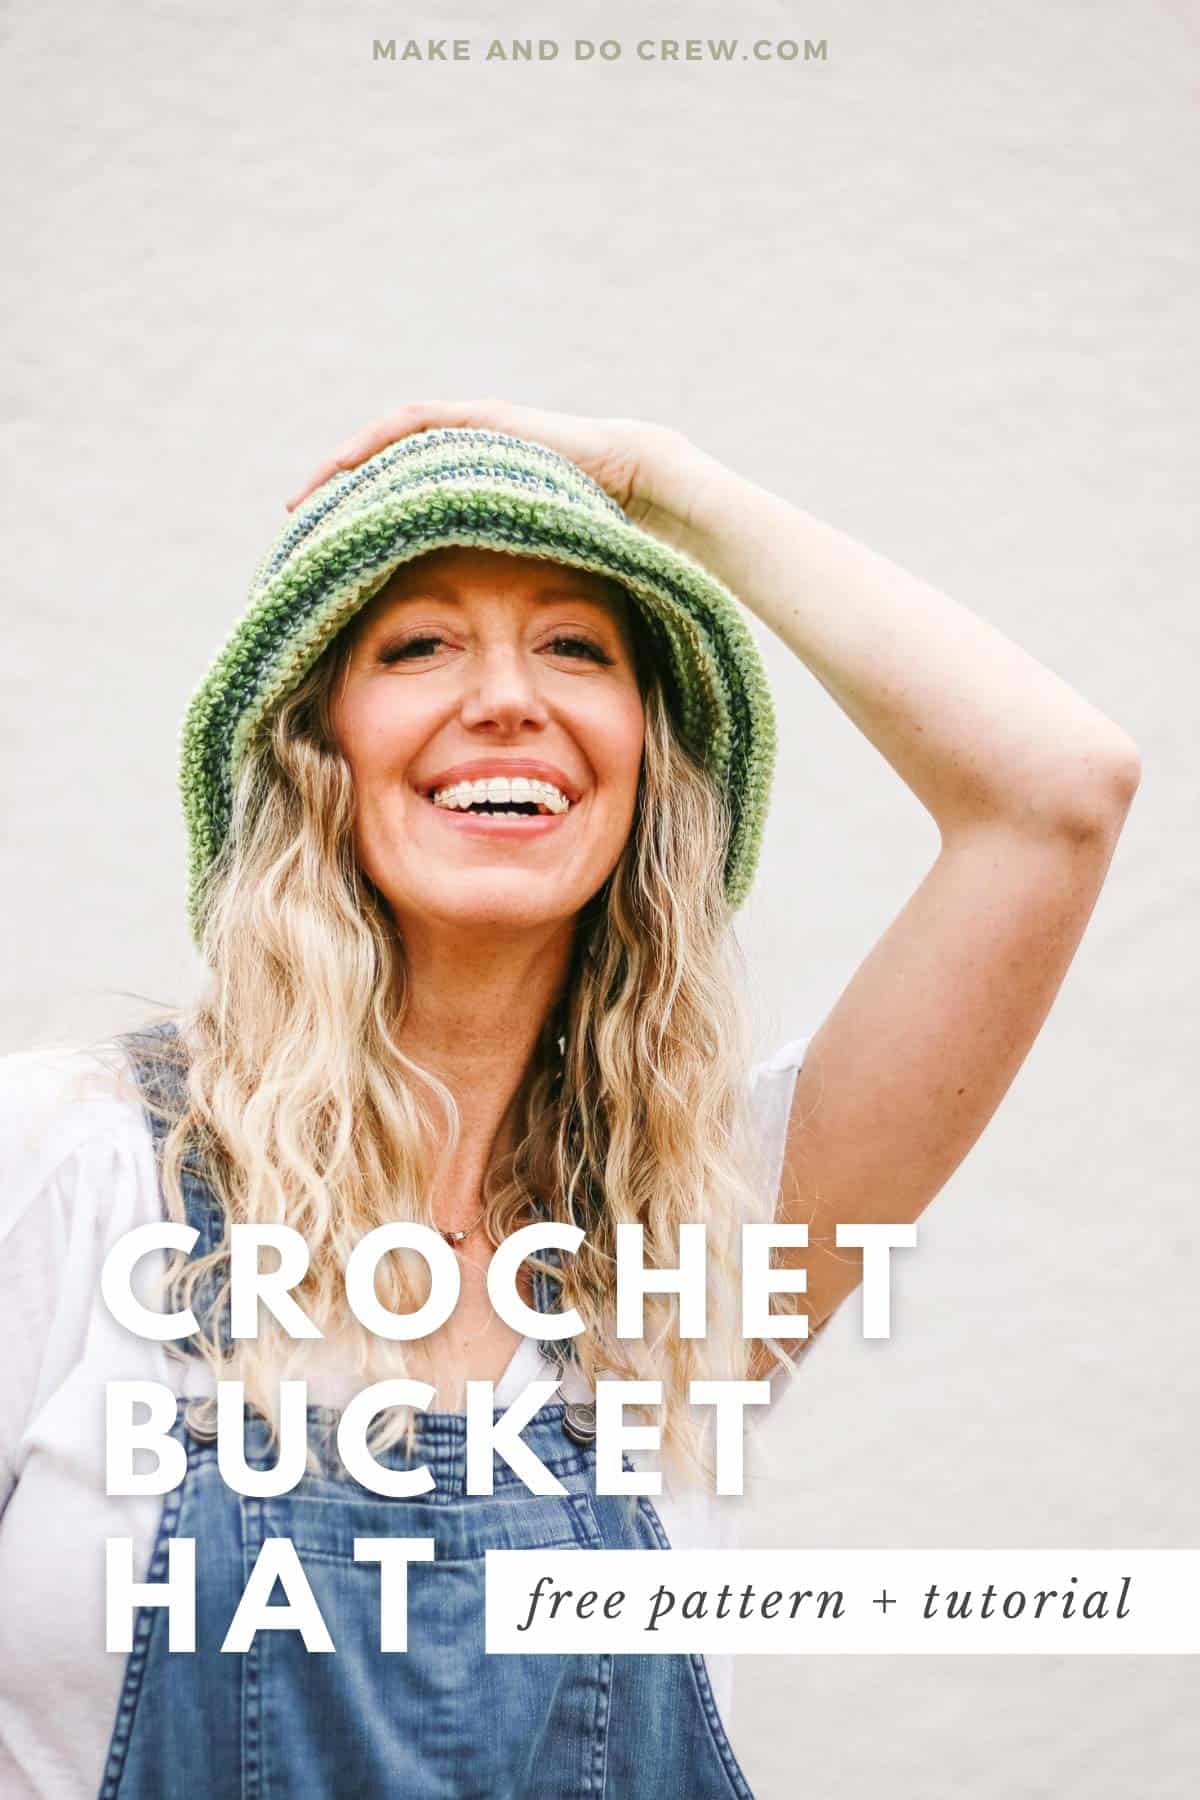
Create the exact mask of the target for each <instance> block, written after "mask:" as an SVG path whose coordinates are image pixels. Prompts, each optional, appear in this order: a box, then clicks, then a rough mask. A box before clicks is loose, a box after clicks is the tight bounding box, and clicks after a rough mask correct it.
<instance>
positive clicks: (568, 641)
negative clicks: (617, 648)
mask: <svg viewBox="0 0 1200 1800" xmlns="http://www.w3.org/2000/svg"><path fill="white" fill-rule="evenodd" d="M561 645H566V646H567V653H568V655H571V656H574V655H575V654H576V653H577V652H582V654H583V655H584V656H590V657H591V658H592V660H593V662H598V663H611V661H612V657H611V656H609V655H608V654H607V653H606V652H605V651H604V650H602V649H601V648H600V645H599V644H594V643H593V642H592V640H591V638H585V637H571V636H564V637H556V638H552V639H551V648H552V649H556V650H557V649H558V648H559V647H560V646H561Z"/></svg>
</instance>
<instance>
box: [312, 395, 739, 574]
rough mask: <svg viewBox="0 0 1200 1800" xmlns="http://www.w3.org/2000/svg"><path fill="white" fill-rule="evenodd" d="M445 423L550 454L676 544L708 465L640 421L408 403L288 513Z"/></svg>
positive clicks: (341, 456)
mask: <svg viewBox="0 0 1200 1800" xmlns="http://www.w3.org/2000/svg"><path fill="white" fill-rule="evenodd" d="M446 426H475V427H477V428H478V429H479V430H481V431H500V432H505V433H507V434H508V435H509V436H511V437H520V438H527V439H529V440H530V441H532V442H534V443H538V444H545V445H546V447H547V449H550V450H557V451H558V453H559V455H560V456H565V457H566V458H567V459H568V461H569V462H573V463H574V464H575V465H576V466H577V467H578V468H580V469H582V470H583V471H584V473H585V474H587V475H590V476H591V477H592V480H593V481H595V482H597V483H598V484H599V485H600V486H601V487H602V488H603V489H604V491H605V493H606V494H609V495H610V496H611V497H612V499H614V500H615V501H616V502H617V505H618V506H620V507H621V508H622V510H623V511H624V512H626V513H627V514H628V515H629V517H630V518H631V519H632V520H633V521H634V523H635V524H639V525H645V526H646V528H647V529H649V530H651V531H658V532H659V533H660V535H662V536H663V537H666V538H669V539H670V540H671V541H673V542H676V543H678V542H680V541H681V539H682V537H683V536H684V535H685V530H686V523H687V520H688V515H689V512H690V510H691V508H690V503H689V490H690V488H691V486H692V485H693V481H698V480H699V479H700V478H701V476H702V474H703V465H704V464H707V463H709V462H710V459H709V458H707V457H705V456H704V454H703V452H701V451H699V450H697V449H696V447H695V446H694V445H693V444H691V443H689V442H688V440H687V439H686V438H685V437H684V436H683V435H682V434H681V433H680V432H677V431H674V430H672V429H671V428H670V427H669V426H666V425H654V424H650V423H647V422H646V421H643V420H641V419H591V418H586V417H583V416H582V415H578V414H573V413H558V412H541V411H538V410H537V409H536V408H534V407H531V406H516V405H514V404H512V403H511V402H510V401H507V400H496V399H489V400H415V401H411V402H409V404H408V405H406V406H401V407H399V408H398V409H397V410H396V411H395V412H391V413H388V414H386V416H385V417H383V418H381V419H377V420H376V421H375V423H374V424H372V425H368V426H367V427H366V428H365V430H363V431H359V432H357V433H356V434H355V435H354V436H353V437H351V438H347V439H346V441H345V443H343V444H341V445H340V446H339V447H338V449H336V450H335V451H334V452H333V455H332V456H330V457H328V458H327V459H326V460H325V461H324V462H323V463H321V465H320V466H319V467H318V468H317V469H314V471H313V473H312V474H311V475H310V476H309V478H308V480H307V481H306V482H305V483H304V484H303V486H302V487H300V488H298V489H297V490H296V492H295V493H294V494H293V495H292V496H291V498H290V499H289V500H288V501H287V503H286V504H287V509H288V511H289V512H292V511H294V510H295V508H296V507H297V506H299V504H300V502H301V501H302V500H304V499H306V498H307V497H308V495H309V494H311V493H312V492H313V491H314V489H316V488H319V487H322V486H323V485H324V483H325V482H327V481H328V480H329V479H330V478H331V477H332V476H334V475H336V474H338V473H339V471H341V470H343V469H354V468H357V467H358V465H359V464H360V463H363V462H366V460H367V458H368V457H371V456H374V455H375V454H376V452H377V451H380V450H383V449H384V448H385V447H386V446H387V445H388V444H392V443H395V441H396V439H397V438H403V437H410V436H412V434H413V433H414V432H419V431H432V430H435V429H438V428H441V427H446ZM693 469H694V477H693V476H692V475H691V471H692V470H693Z"/></svg>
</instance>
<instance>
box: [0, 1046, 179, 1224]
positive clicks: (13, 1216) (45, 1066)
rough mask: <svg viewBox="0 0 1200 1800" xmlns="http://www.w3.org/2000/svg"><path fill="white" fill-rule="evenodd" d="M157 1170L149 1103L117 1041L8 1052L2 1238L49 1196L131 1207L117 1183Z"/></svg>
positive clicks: (89, 1205)
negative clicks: (145, 1107) (145, 1105)
mask: <svg viewBox="0 0 1200 1800" xmlns="http://www.w3.org/2000/svg"><path fill="white" fill-rule="evenodd" d="M152 1178H153V1151H152V1146H151V1143H150V1135H149V1129H148V1125H147V1121H146V1117H145V1113H144V1111H143V1108H142V1104H141V1098H140V1095H139V1092H138V1088H137V1084H136V1082H135V1080H134V1079H133V1076H132V1072H131V1069H130V1065H129V1062H128V1059H127V1057H126V1055H125V1053H124V1051H123V1050H122V1048H121V1046H120V1045H119V1044H118V1043H116V1042H108V1043H102V1044H90V1045H79V1044H72V1045H55V1046H52V1047H49V1048H40V1049H35V1050H21V1051H15V1052H10V1053H9V1054H7V1055H3V1056H0V1239H3V1238H4V1237H5V1236H6V1235H7V1234H8V1232H9V1231H10V1230H12V1229H13V1228H14V1227H15V1226H16V1225H17V1224H18V1223H19V1222H20V1221H21V1220H22V1219H23V1218H24V1217H26V1215H27V1214H28V1213H29V1211H30V1209H31V1208H36V1207H37V1206H38V1205H39V1203H40V1202H41V1201H42V1200H49V1199H50V1198H51V1197H53V1198H54V1199H55V1200H57V1201H58V1202H59V1203H68V1204H70V1205H71V1208H72V1210H73V1211H75V1212H77V1211H78V1210H79V1209H80V1208H83V1209H92V1210H96V1209H100V1208H103V1209H104V1210H106V1211H111V1212H113V1213H114V1214H116V1215H118V1216H120V1215H123V1214H125V1213H126V1212H127V1211H128V1208H127V1207H126V1206H122V1205H120V1204H115V1205H114V1204H113V1203H114V1202H118V1201H119V1199H120V1193H119V1192H118V1190H130V1189H134V1190H138V1191H141V1190H144V1188H145V1185H146V1182H147V1180H148V1179H152ZM135 1210H136V1208H135Z"/></svg>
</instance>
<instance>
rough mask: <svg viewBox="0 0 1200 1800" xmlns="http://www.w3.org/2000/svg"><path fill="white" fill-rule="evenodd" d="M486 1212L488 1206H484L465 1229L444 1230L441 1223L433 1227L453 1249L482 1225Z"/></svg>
mask: <svg viewBox="0 0 1200 1800" xmlns="http://www.w3.org/2000/svg"><path fill="white" fill-rule="evenodd" d="M486 1212H487V1208H486V1207H484V1210H483V1212H481V1213H480V1215H479V1217H478V1218H477V1219H476V1220H475V1221H474V1222H473V1223H472V1224H470V1225H468V1226H467V1228H466V1230H465V1231H443V1229H442V1227H441V1226H440V1225H435V1226H434V1228H433V1229H434V1230H435V1231H436V1232H437V1234H438V1236H439V1237H444V1238H445V1240H446V1242H447V1243H448V1244H449V1245H450V1248H451V1249H453V1248H454V1246H455V1244H461V1243H462V1241H463V1239H464V1238H469V1237H470V1235H471V1233H472V1232H473V1231H474V1230H475V1228H476V1226H478V1225H482V1223H483V1219H484V1213H486Z"/></svg>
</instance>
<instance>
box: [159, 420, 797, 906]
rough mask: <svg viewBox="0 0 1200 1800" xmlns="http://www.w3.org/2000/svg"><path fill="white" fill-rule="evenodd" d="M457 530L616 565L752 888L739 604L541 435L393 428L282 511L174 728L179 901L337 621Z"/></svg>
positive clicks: (762, 762)
mask: <svg viewBox="0 0 1200 1800" xmlns="http://www.w3.org/2000/svg"><path fill="white" fill-rule="evenodd" d="M450 545H475V546H479V547H482V548H484V549H491V550H499V551H507V552H509V553H510V554H513V555H518V556H542V557H546V558H547V559H548V560H550V561H552V562H557V563H564V564H568V565H570V566H571V567H572V568H578V569H589V570H592V571H594V572H595V573H597V574H600V575H606V576H608V577H610V578H611V579H612V580H614V581H617V582H619V583H620V584H621V586H622V587H623V588H624V589H625V590H626V592H627V593H628V594H629V596H630V598H631V600H632V601H633V602H634V604H635V605H636V607H637V609H638V612H639V614H640V617H641V619H642V621H643V622H644V624H645V625H646V627H647V630H648V633H649V636H650V639H651V642H652V643H653V645H654V647H655V654H656V659H657V663H658V667H659V669H660V671H661V674H662V677H663V681H664V686H665V687H666V689H667V696H668V702H669V704H670V706H671V708H672V712H673V715H674V718H675V722H676V726H677V729H678V730H679V732H680V735H681V737H682V738H683V740H684V742H685V743H686V744H687V746H688V748H689V749H690V750H691V751H692V753H693V754H694V755H695V756H696V757H697V758H698V760H699V761H700V762H701V763H702V764H703V765H704V766H705V767H706V768H707V769H708V770H709V771H710V772H711V774H712V775H713V776H714V777H715V778H716V781H717V783H718V785H719V786H720V788H721V789H722V791H723V792H724V793H725V794H726V795H727V798H728V801H729V805H730V814H731V822H732V829H731V832H730V839H729V846H728V853H727V856H726V863H725V892H726V895H727V897H728V900H729V903H730V905H731V906H732V907H737V906H739V905H740V904H741V902H742V901H743V900H744V899H745V897H746V894H747V893H748V892H749V889H750V884H751V881H752V879H753V876H754V870H755V866H756V864H757V861H758V852H759V844H760V841H761V837H762V830H763V824H764V820H765V817H766V811H767V805H768V801H769V797H770V786H771V777H772V773H773V771H774V763H775V718H774V711H773V708H772V703H771V694H770V688H769V686H768V682H767V677H766V671H765V669H764V667H763V663H762V659H761V657H760V655H759V652H758V648H757V646H756V644H755V642H754V639H753V637H752V636H751V633H750V630H749V628H748V626H747V624H746V619H745V616H744V614H743V611H742V608H741V606H740V604H739V603H738V602H737V601H736V600H735V599H734V597H733V595H732V594H731V593H730V592H729V590H728V589H727V588H726V587H724V586H722V584H721V583H720V582H719V581H718V580H717V579H716V578H715V577H714V576H713V575H710V574H709V573H708V572H707V570H705V569H703V568H702V567H701V566H700V565H699V563H697V562H695V561H693V559H692V558H690V557H688V556H685V555H683V554H682V553H681V552H680V551H678V550H674V549H672V548H670V547H669V546H668V545H666V544H664V543H662V542H661V541H660V540H659V539H658V538H655V537H652V536H651V535H650V534H649V533H648V532H645V531H643V530H641V528H640V527H638V526H636V525H634V524H633V522H632V521H631V520H630V519H629V518H628V517H627V515H626V514H625V513H624V512H623V511H622V509H621V508H620V507H619V506H618V505H617V503H616V501H615V500H613V499H611V498H610V496H609V495H608V494H606V493H605V492H604V490H603V488H601V487H600V486H599V485H598V484H597V483H596V482H595V481H593V480H592V479H591V477H590V476H588V475H586V474H584V473H583V471H582V470H581V469H579V468H577V467H576V466H575V464H574V463H571V462H569V461H567V459H566V458H565V457H562V456H559V455H558V454H557V452H555V451H553V450H550V449H548V448H546V446H545V445H542V444H536V443H528V442H526V441H525V440H524V439H522V438H515V437H508V436H505V435H503V434H501V433H499V432H494V431H475V430H470V429H458V428H455V429H442V430H436V431H425V432H420V433H416V434H414V435H412V436H409V437H405V438H401V439H399V440H398V441H397V442H395V443H393V444H389V445H388V446H387V447H386V449H383V450H380V451H379V452H378V453H377V454H376V455H375V456H372V457H371V458H370V459H369V460H368V461H367V462H364V463H362V464H361V465H360V466H359V467H358V468H355V469H351V470H348V471H344V472H342V473H339V474H337V475H335V476H333V477H332V478H331V479H330V480H329V481H327V482H325V484H324V485H323V486H322V487H320V488H318V489H316V491H315V492H314V493H312V494H310V495H309V497H308V498H307V499H306V500H305V501H304V502H303V503H302V504H301V505H300V506H299V507H297V509H296V511H295V512H294V513H292V514H291V515H290V516H289V518H288V521H287V524H286V525H285V526H284V528H283V530H282V531H281V532H280V533H279V536H278V537H277V538H276V540H275V542H274V543H273V544H272V546H271V548H270V549H269V550H268V551H267V554H266V556H265V557H264V558H263V560H262V561H261V562H260V564H259V566H258V569H257V571H256V572H255V575H254V579H253V581H252V583H251V587H250V599H249V605H248V607H247V609H246V611H245V612H244V613H243V615H242V617H241V619H240V620H239V622H238V624H237V625H236V626H235V627H234V630H233V632H232V634H231V635H230V637H229V639H228V641H227V642H226V644H225V647H224V649H223V650H222V651H221V652H220V654H219V655H218V656H217V658H216V661H215V662H214V663H213V665H212V667H211V668H210V669H209V671H208V673H207V675H206V676H205V677H204V680H203V681H202V683H201V684H200V687H199V688H198V689H197V691H196V694H195V696H194V698H193V699H192V702H191V705H190V706H189V708H188V712H187V717H186V719H185V722H184V727H183V744H182V768H181V775H180V787H181V792H182V798H183V810H184V816H185V819H186V822H187V831H188V914H189V919H190V922H191V926H192V930H193V933H194V934H195V935H196V936H197V937H198V936H199V933H200V925H201V911H202V890H203V883H204V879H205V877H206V875H207V873H208V871H209V869H210V867H211V865H212V863H213V859H214V858H215V857H216V855H217V853H218V851H219V850H220V848H221V844H222V842H223V840H224V838H225V834H226V832H227V830H228V828H229V821H230V813H231V803H232V796H233V789H234V782H235V780H236V777H237V772H238V768H239V766H240V764H241V761H242V759H243V758H244V756H245V754H246V751H247V748H248V746H250V745H251V744H252V743H254V741H255V739H256V737H257V736H258V734H260V733H261V732H262V731H263V729H264V727H265V726H266V725H267V724H268V722H269V720H270V718H271V715H272V713H273V711H274V709H275V708H276V707H277V706H278V705H279V703H280V702H281V701H282V700H283V699H284V698H286V696H287V695H288V694H289V693H291V692H292V691H293V690H294V689H295V688H296V687H297V686H298V685H299V683H300V681H301V680H302V679H303V677H304V676H305V675H306V674H307V673H308V671H309V669H310V668H311V667H312V665H313V664H314V663H315V662H316V661H317V659H318V657H319V656H320V655H321V653H322V651H323V650H324V649H325V648H326V646H327V645H328V644H329V643H330V642H331V641H332V639H333V638H334V637H335V636H336V635H337V633H338V632H339V631H340V630H341V629H342V627H343V626H344V625H345V624H347V622H348V621H349V620H350V619H351V618H352V617H353V616H354V614H355V613H357V612H358V611H359V610H360V609H361V608H362V607H363V606H365V605H366V603H367V602H368V601H369V600H370V599H371V598H372V597H373V596H374V595H375V594H376V593H378V592H379V590H380V589H381V588H382V587H383V586H384V585H385V583H386V582H387V581H388V580H389V578H390V577H391V575H392V574H393V573H394V572H395V570H396V569H397V568H399V567H400V565H401V564H402V563H406V562H409V561H411V560H412V559H413V558H414V557H418V556H422V555H424V554H425V553H426V552H428V551H431V550H438V549H442V548H445V547H448V546H450Z"/></svg>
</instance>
